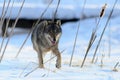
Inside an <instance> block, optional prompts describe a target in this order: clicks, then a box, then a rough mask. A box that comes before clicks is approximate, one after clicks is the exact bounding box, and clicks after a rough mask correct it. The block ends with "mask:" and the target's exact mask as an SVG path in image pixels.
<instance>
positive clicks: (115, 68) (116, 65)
mask: <svg viewBox="0 0 120 80" xmlns="http://www.w3.org/2000/svg"><path fill="white" fill-rule="evenodd" d="M118 65H119V62H117V63H116V64H115V66H114V68H113V71H118V70H117V67H118Z"/></svg>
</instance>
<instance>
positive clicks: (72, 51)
mask: <svg viewBox="0 0 120 80" xmlns="http://www.w3.org/2000/svg"><path fill="white" fill-rule="evenodd" d="M85 4H86V0H84V5H83V8H82V14H81V16H82V15H83V13H84V8H85ZM81 16H80V17H81ZM79 28H80V21H79V23H78V26H77V32H76V36H75V41H74V45H73V50H72V54H71V58H70V64H69V66H71V65H72V60H73V55H74V51H75V46H76V42H77V37H78V32H79Z"/></svg>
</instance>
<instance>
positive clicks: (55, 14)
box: [52, 0, 60, 22]
mask: <svg viewBox="0 0 120 80" xmlns="http://www.w3.org/2000/svg"><path fill="white" fill-rule="evenodd" d="M59 4H60V0H58V4H57V7H56V10H55V13H54V16H53V19H52V21H53V22H54V20H55V18H56V16H57V11H58V7H59Z"/></svg>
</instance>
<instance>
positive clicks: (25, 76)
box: [19, 49, 65, 77]
mask: <svg viewBox="0 0 120 80" xmlns="http://www.w3.org/2000/svg"><path fill="white" fill-rule="evenodd" d="M64 51H65V49H64V50H62V51H61V52H60V53H61V54H62V53H63V52H64ZM55 57H57V56H53V57H51V58H50V59H49V60H47V61H46V62H44V64H45V63H47V62H49V61H51V60H52V59H54V58H55ZM29 65H30V63H29V64H28V65H27V66H26V67H25V69H27V67H28V66H29ZM38 68H39V67H36V68H35V69H33V70H32V71H30V72H29V73H27V74H26V75H25V76H24V77H26V76H28V75H29V74H31V73H32V72H34V71H35V70H36V69H38ZM25 69H24V70H23V71H22V73H21V74H20V76H21V75H22V74H23V72H24V71H25ZM20 76H19V77H20Z"/></svg>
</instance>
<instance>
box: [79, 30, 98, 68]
mask: <svg viewBox="0 0 120 80" xmlns="http://www.w3.org/2000/svg"><path fill="white" fill-rule="evenodd" d="M96 37H97V36H96V35H95V32H94V31H93V32H92V35H91V38H90V40H89V44H88V48H87V50H86V53H85V56H84V59H83V62H82V65H81V68H82V67H83V65H84V63H85V60H86V58H87V55H88V52H89V50H90V48H91V46H92V45H93V43H94V41H95V39H96Z"/></svg>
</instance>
